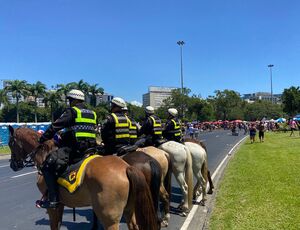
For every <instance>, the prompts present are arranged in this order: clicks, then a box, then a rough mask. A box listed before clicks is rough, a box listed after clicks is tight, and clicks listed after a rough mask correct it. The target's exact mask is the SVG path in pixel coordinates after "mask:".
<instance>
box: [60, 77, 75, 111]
mask: <svg viewBox="0 0 300 230" xmlns="http://www.w3.org/2000/svg"><path fill="white" fill-rule="evenodd" d="M56 88H57V91H58V92H59V93H61V94H62V95H64V98H65V104H66V105H67V104H68V99H67V95H68V92H69V91H70V90H71V89H76V82H70V83H68V84H66V85H65V84H57V85H56Z"/></svg>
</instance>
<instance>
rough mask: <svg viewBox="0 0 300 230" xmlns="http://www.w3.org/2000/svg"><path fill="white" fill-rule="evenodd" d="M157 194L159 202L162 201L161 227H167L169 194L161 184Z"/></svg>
mask: <svg viewBox="0 0 300 230" xmlns="http://www.w3.org/2000/svg"><path fill="white" fill-rule="evenodd" d="M159 196H160V199H161V202H162V203H163V211H162V223H161V227H167V226H168V225H169V220H170V199H169V194H168V192H167V191H166V189H165V187H164V186H163V184H162V185H161V186H160V188H159Z"/></svg>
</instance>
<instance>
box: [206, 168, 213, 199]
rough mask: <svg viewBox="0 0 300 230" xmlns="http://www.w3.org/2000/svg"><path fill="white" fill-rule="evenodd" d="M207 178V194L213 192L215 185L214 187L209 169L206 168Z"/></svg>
mask: <svg viewBox="0 0 300 230" xmlns="http://www.w3.org/2000/svg"><path fill="white" fill-rule="evenodd" d="M207 178H208V183H209V190H208V192H207V194H212V193H213V189H214V188H215V187H214V184H213V182H212V179H211V176H210V171H209V170H207Z"/></svg>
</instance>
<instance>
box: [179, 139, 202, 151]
mask: <svg viewBox="0 0 300 230" xmlns="http://www.w3.org/2000/svg"><path fill="white" fill-rule="evenodd" d="M184 142H191V143H195V144H198V145H200V146H201V147H202V148H204V149H205V152H207V148H206V145H205V144H204V143H203V142H202V141H200V140H196V139H192V138H185V139H184Z"/></svg>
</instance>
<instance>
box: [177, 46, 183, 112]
mask: <svg viewBox="0 0 300 230" xmlns="http://www.w3.org/2000/svg"><path fill="white" fill-rule="evenodd" d="M177 44H178V45H179V46H180V70H181V71H180V73H181V74H180V79H181V96H182V101H181V116H182V117H183V64H182V47H183V45H184V41H178V42H177Z"/></svg>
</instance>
